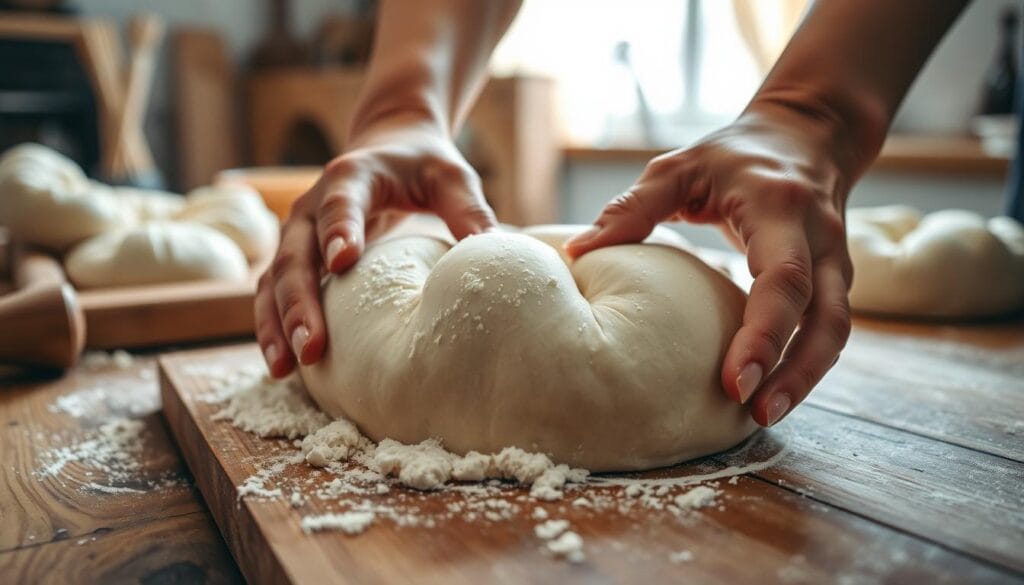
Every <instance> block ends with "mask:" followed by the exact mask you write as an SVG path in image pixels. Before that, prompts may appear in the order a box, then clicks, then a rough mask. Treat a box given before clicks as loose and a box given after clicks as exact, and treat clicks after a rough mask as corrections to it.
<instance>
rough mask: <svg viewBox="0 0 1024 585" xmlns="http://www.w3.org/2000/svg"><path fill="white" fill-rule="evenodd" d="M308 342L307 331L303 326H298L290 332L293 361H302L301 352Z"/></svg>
mask: <svg viewBox="0 0 1024 585" xmlns="http://www.w3.org/2000/svg"><path fill="white" fill-rule="evenodd" d="M307 341H309V329H306V326H305V325H299V326H298V327H296V328H295V331H292V351H294V352H295V359H297V360H299V361H300V362H301V361H302V350H303V349H305V348H306V342H307Z"/></svg>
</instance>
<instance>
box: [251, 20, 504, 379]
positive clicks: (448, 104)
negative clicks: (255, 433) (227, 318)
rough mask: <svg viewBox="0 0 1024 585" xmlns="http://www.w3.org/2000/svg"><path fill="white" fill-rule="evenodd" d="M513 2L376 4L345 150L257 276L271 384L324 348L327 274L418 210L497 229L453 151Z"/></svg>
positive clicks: (260, 332)
mask: <svg viewBox="0 0 1024 585" xmlns="http://www.w3.org/2000/svg"><path fill="white" fill-rule="evenodd" d="M518 5H519V2H517V1H514V0H495V1H490V0H489V1H487V2H479V1H477V0H417V1H416V2H400V1H397V0H385V1H383V2H381V4H380V9H379V13H378V28H377V36H376V40H375V42H374V50H373V56H372V58H371V63H370V65H369V70H368V73H367V79H366V83H365V85H364V87H363V90H362V92H361V94H360V98H359V100H358V102H357V106H356V108H355V111H354V112H353V116H352V119H351V122H350V128H349V134H348V143H347V144H346V148H345V152H344V153H343V154H342V155H341V156H339V157H337V158H335V159H334V160H332V161H331V162H329V163H328V164H327V165H326V166H325V167H324V171H323V174H322V175H321V177H320V179H319V180H318V181H317V183H316V184H315V185H314V186H313V187H312V188H311V189H310V190H309V191H308V192H307V193H305V194H304V195H303V196H302V197H300V198H299V199H298V200H296V202H295V204H294V205H293V206H292V212H291V215H290V216H289V218H288V220H287V221H286V222H285V224H284V225H283V226H282V228H281V244H280V246H279V248H278V251H277V255H276V256H275V258H274V261H273V262H272V263H271V267H270V269H268V270H267V272H266V273H264V274H263V276H262V277H261V278H260V282H259V286H258V289H257V293H256V300H255V314H256V337H257V339H258V341H259V344H260V348H261V349H262V350H263V355H264V357H265V359H266V361H267V365H268V367H269V368H270V371H271V373H272V374H273V375H275V376H283V375H285V374H287V373H288V372H290V371H291V370H292V369H294V367H295V364H296V361H299V362H301V363H304V364H311V363H315V362H316V361H318V360H319V359H320V356H321V355H322V353H323V350H324V345H325V343H326V341H327V333H326V327H325V325H324V318H323V309H322V308H321V305H320V275H321V273H322V270H327V271H333V272H342V271H344V270H345V269H346V268H348V267H349V266H351V265H352V264H354V263H355V262H356V260H358V259H359V256H360V255H361V254H362V252H363V248H364V245H365V242H366V237H367V234H368V233H369V234H371V235H372V234H373V233H375V232H379V231H381V230H383V229H386V227H387V226H388V225H389V224H390V223H392V222H393V221H394V220H395V219H396V218H400V217H401V216H402V215H403V214H405V213H408V212H411V211H432V212H434V213H437V214H438V215H439V216H441V218H442V219H444V220H445V222H446V223H447V224H448V227H449V229H451V231H452V234H453V235H455V236H456V237H457V238H462V237H465V236H467V235H469V234H474V233H479V232H482V231H485V230H488V229H492V228H493V227H495V226H496V221H495V219H494V214H493V212H492V211H491V209H490V208H489V207H488V205H487V203H486V200H485V199H484V197H483V193H482V192H481V190H480V179H479V177H477V175H476V173H475V172H474V171H473V169H472V168H471V167H470V166H469V164H468V163H466V161H465V159H463V157H462V155H461V154H459V152H458V150H457V149H456V148H455V145H454V144H453V143H452V136H453V135H454V134H455V132H456V131H457V130H458V128H459V127H460V125H461V124H462V122H463V120H464V119H465V117H466V114H467V113H468V111H469V109H470V107H471V105H472V104H473V101H474V100H475V99H476V95H477V93H478V92H479V90H480V88H481V87H482V85H483V83H484V81H485V79H486V72H487V71H486V70H487V61H488V59H489V56H490V54H491V51H492V50H493V49H494V47H495V45H496V44H497V43H498V40H499V39H500V38H501V35H502V34H503V33H504V31H505V29H506V28H507V27H508V25H509V24H510V23H511V21H512V18H513V17H514V16H515V13H516V11H517V9H518Z"/></svg>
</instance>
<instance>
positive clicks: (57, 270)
mask: <svg viewBox="0 0 1024 585" xmlns="http://www.w3.org/2000/svg"><path fill="white" fill-rule="evenodd" d="M14 266H15V273H14V274H15V285H16V289H15V292H12V293H10V294H8V295H6V296H4V297H0V323H2V324H3V325H2V326H0V362H2V363H12V364H16V365H22V366H37V367H51V368H53V367H55V368H68V367H71V366H73V365H74V364H75V362H76V361H78V356H79V355H80V354H81V353H82V347H83V346H84V345H85V317H84V316H83V314H82V308H81V307H80V306H79V304H78V297H77V296H76V295H75V290H74V289H73V288H72V287H71V285H70V284H68V283H67V281H66V280H65V278H64V271H63V270H62V269H61V266H60V263H58V262H57V260H55V259H53V258H51V257H50V256H47V255H45V254H42V253H38V252H32V253H26V254H25V255H24V256H23V257H22V258H20V259H18V260H17V261H16V262H15V264H14Z"/></svg>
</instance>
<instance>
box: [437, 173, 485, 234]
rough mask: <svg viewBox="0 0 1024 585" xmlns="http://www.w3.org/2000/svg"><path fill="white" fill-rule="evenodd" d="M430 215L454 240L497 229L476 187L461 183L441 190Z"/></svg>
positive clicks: (453, 183) (452, 183) (454, 182)
mask: <svg viewBox="0 0 1024 585" xmlns="http://www.w3.org/2000/svg"><path fill="white" fill-rule="evenodd" d="M432 211H433V212H434V213H436V214H437V215H438V217H440V218H441V219H442V220H444V222H445V224H447V225H448V229H449V230H450V231H451V232H452V235H453V236H455V238H456V239H458V240H461V239H462V238H465V237H466V236H470V235H474V234H481V233H484V232H487V231H491V230H493V229H497V227H498V220H496V219H495V217H494V211H493V210H492V209H491V206H490V205H488V204H487V200H486V199H484V196H483V193H482V192H481V191H480V188H479V186H477V185H472V184H470V183H468V182H467V181H464V180H458V181H452V182H449V183H448V184H446V185H444V186H441V187H440V189H439V191H438V193H437V198H436V199H435V200H434V205H433V209H432Z"/></svg>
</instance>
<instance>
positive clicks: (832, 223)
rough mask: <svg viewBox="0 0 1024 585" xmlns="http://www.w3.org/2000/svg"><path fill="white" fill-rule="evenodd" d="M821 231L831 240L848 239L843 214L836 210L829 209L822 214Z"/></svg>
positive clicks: (843, 240)
mask: <svg viewBox="0 0 1024 585" xmlns="http://www.w3.org/2000/svg"><path fill="white" fill-rule="evenodd" d="M821 232H822V234H823V235H824V236H825V238H826V239H827V240H828V241H830V242H845V241H846V225H845V224H844V223H843V218H842V216H841V215H840V214H838V213H836V212H834V211H828V212H826V213H825V214H824V215H823V216H822V218H821Z"/></svg>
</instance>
